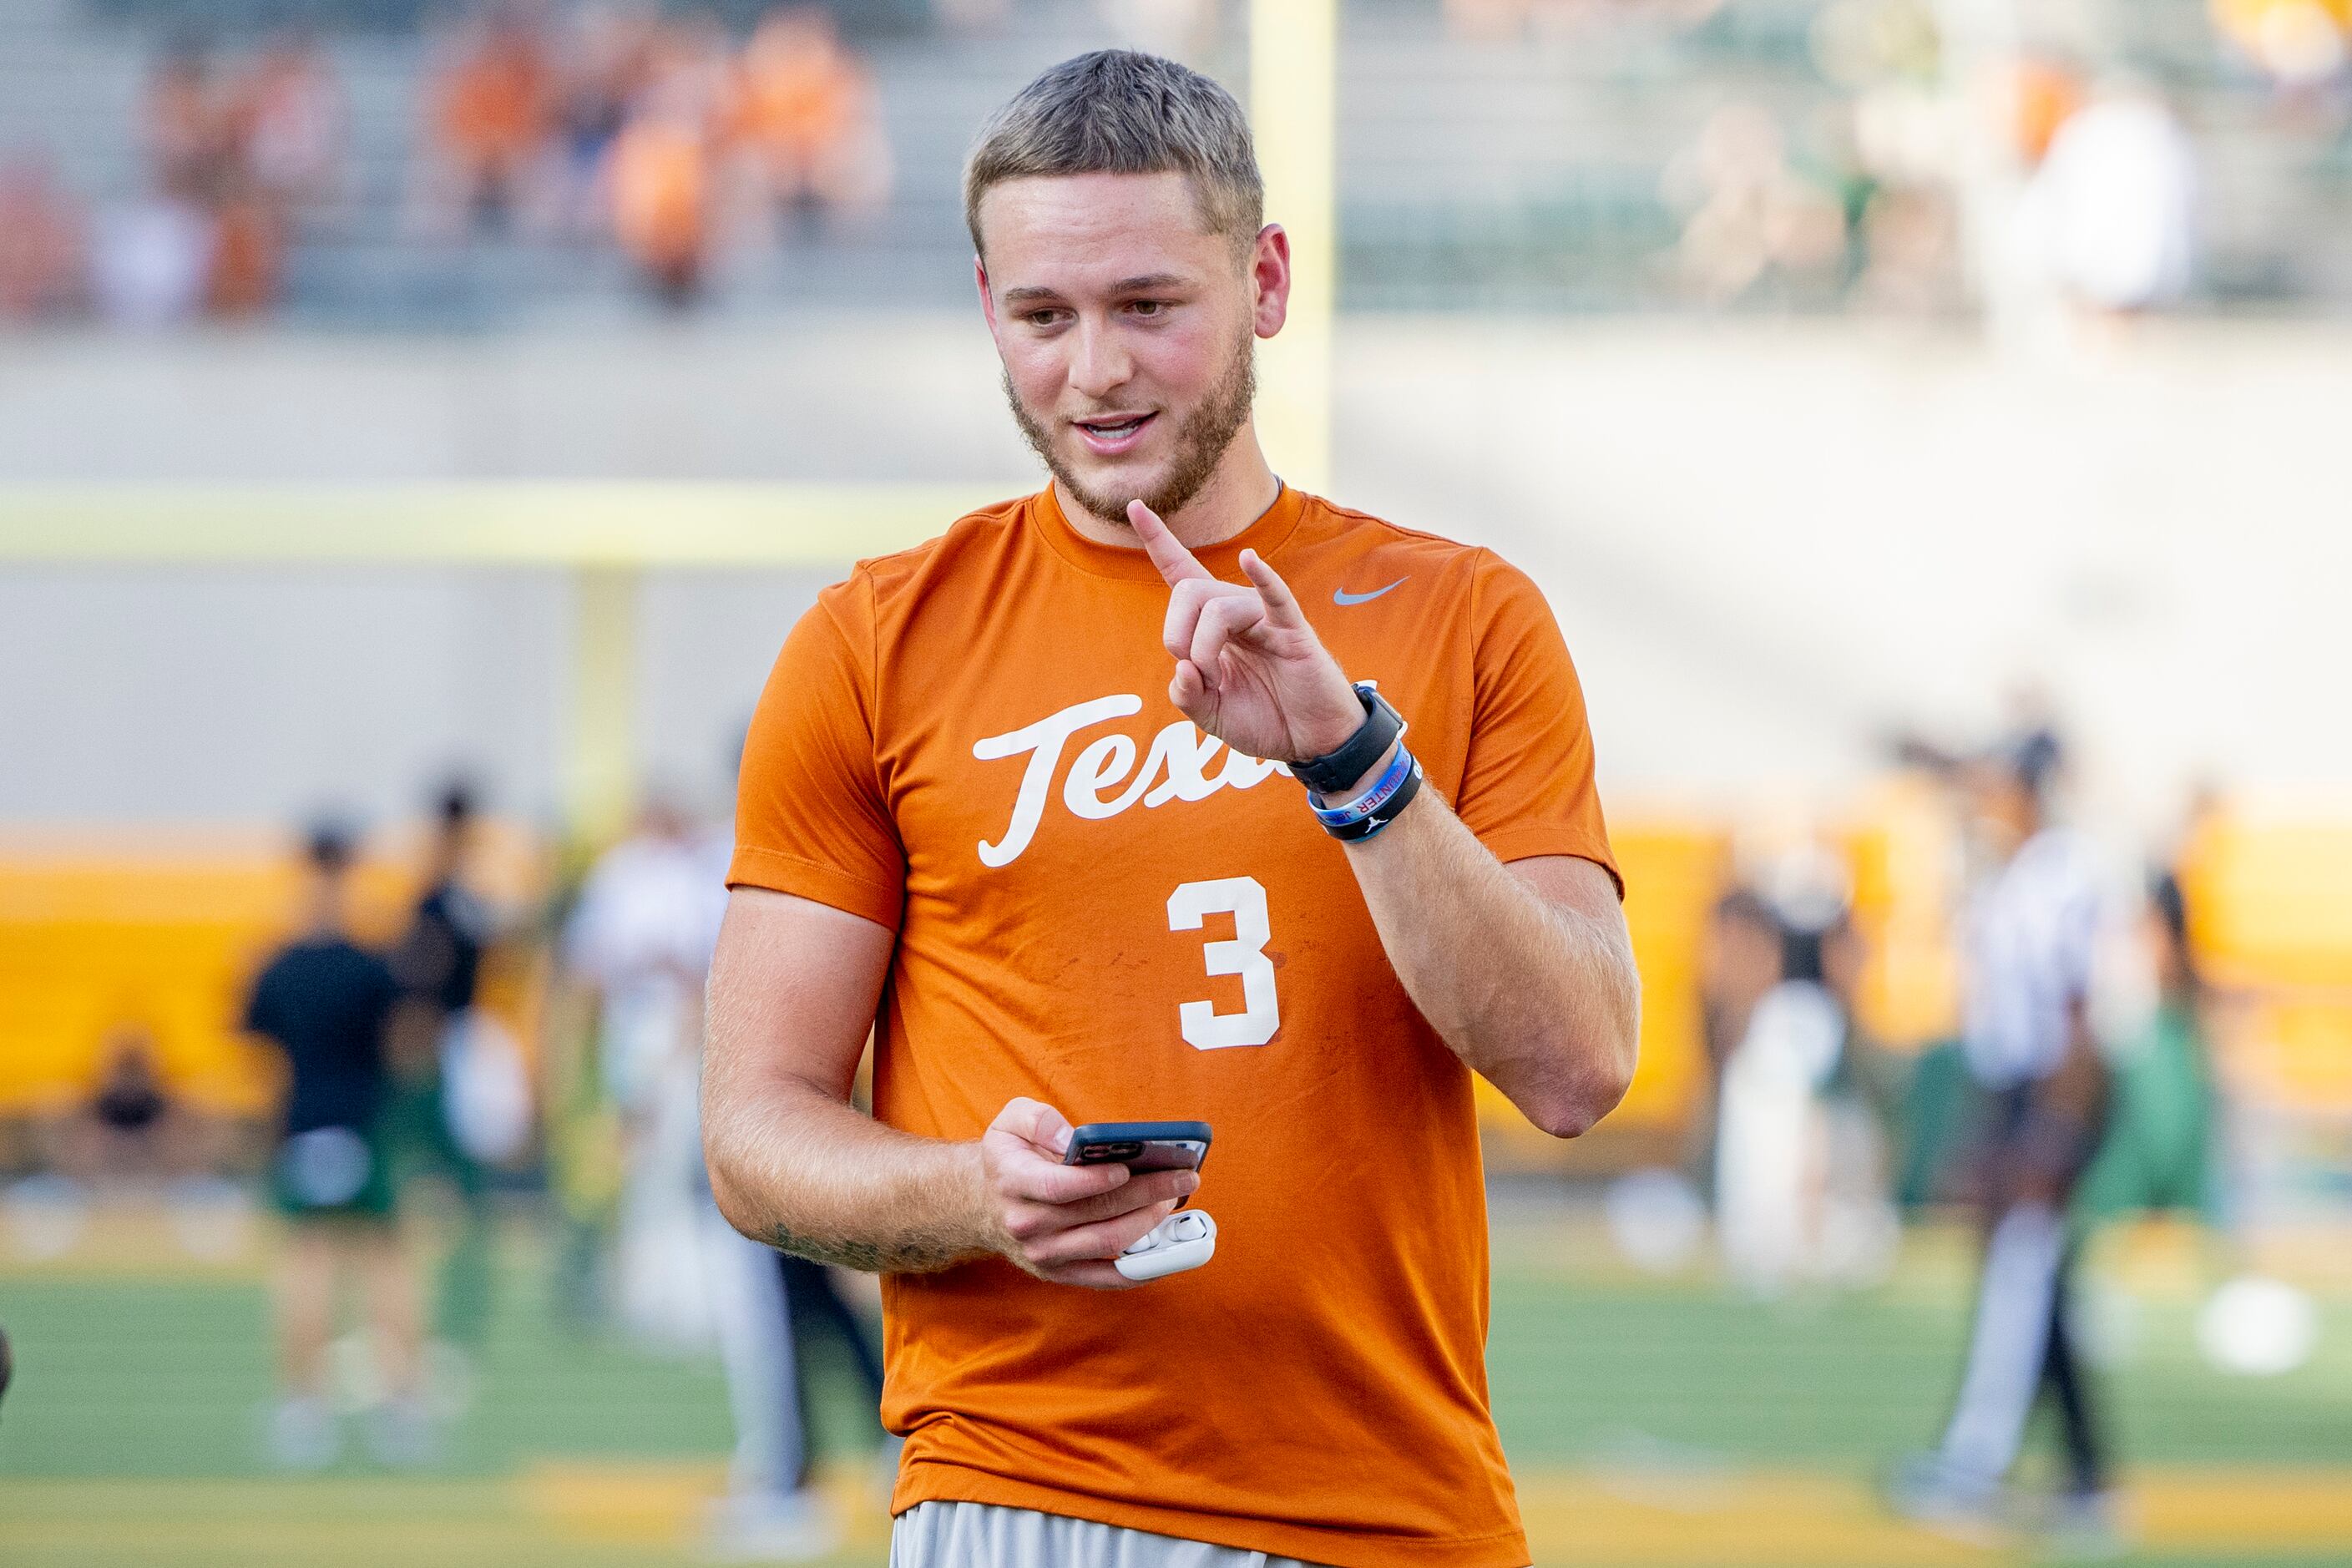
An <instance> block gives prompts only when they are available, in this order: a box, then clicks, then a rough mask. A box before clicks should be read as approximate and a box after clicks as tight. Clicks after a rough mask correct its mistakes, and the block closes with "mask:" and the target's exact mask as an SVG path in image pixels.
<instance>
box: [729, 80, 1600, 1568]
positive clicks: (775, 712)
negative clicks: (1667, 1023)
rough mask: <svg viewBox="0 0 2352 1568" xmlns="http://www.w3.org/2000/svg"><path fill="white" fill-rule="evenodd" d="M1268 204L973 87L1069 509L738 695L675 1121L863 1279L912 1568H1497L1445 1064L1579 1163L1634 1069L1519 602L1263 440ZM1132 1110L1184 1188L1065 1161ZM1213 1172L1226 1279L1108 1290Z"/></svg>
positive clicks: (1004, 314) (1271, 254) (1564, 671)
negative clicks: (696, 1077) (700, 1057)
mask: <svg viewBox="0 0 2352 1568" xmlns="http://www.w3.org/2000/svg"><path fill="white" fill-rule="evenodd" d="M1260 202H1261V187H1260V182H1259V178H1258V173H1257V168H1256V163H1255V156H1254V154H1253V153H1252V151H1251V147H1250V141H1249V132H1248V128H1247V126H1246V124H1245V123H1244V121H1243V119H1242V115H1241V111H1240V110H1239V108H1238V107H1237V106H1236V105H1235V104H1234V100H1232V98H1231V97H1229V96H1228V95H1227V94H1226V93H1225V92H1224V91H1223V89H1220V88H1218V87H1217V86H1215V85H1214V84H1213V83H1212V82H1210V81H1208V80H1206V79H1203V78H1202V77H1200V76H1197V75H1195V74H1193V73H1192V72H1191V71H1188V70H1186V69H1184V68H1181V67H1180V66H1176V65H1173V64H1171V63H1169V62H1167V61H1165V60H1160V59H1155V58H1150V57H1147V56H1141V55H1135V54H1127V53H1118V52H1108V53H1102V54H1095V55H1089V56H1086V57H1084V58H1078V59H1075V60H1071V61H1068V62H1066V63H1065V64H1063V65H1061V66H1057V67H1055V68H1053V69H1052V70H1049V71H1047V72H1046V73H1045V75H1044V76H1042V77H1040V78H1039V79H1037V80H1036V81H1034V82H1033V83H1031V84H1030V85H1029V86H1028V87H1027V88H1025V89H1023V90H1022V92H1021V93H1020V94H1019V95H1018V96H1016V97H1015V98H1014V99H1013V101H1012V102H1011V103H1010V104H1009V105H1007V106H1006V107H1005V109H1003V110H1002V111H1000V113H999V114H998V116H997V117H996V119H995V120H994V121H992V123H991V125H990V126H989V128H988V130H987V131H986V132H985V133H984V134H983V136H982V140H981V142H980V144H979V146H978V147H977V149H976V150H975V151H974V153H973V154H972V158H971V164H970V166H969V168H968V170H967V173H966V176H965V203H966V216H967V217H968V219H969V221H970V224H971V230H972V237H973V240H974V243H975V246H976V247H977V248H978V251H979V255H978V258H977V278H978V282H979V287H980V294H981V307H982V312H983V313H984V315H985V316H986V318H987V321H988V324H989V328H990V330H991V331H992V333H993V334H994V337H995V341H996V345H997V349H998V352H999V353H1000V354H1001V356H1002V358H1003V364H1004V375H1005V384H1006V388H1007V391H1008V395H1009V396H1010V399H1011V402H1012V405H1013V417H1014V419H1015V420H1016V422H1017V423H1018V424H1019V425H1020V426H1021V427H1022V429H1023V430H1024V432H1025V433H1026V434H1027V435H1028V437H1029V439H1030V441H1031V443H1032V444H1033V445H1034V447H1036V449H1037V451H1038V454H1039V456H1040V457H1042V458H1044V459H1045V465H1046V467H1047V468H1049V469H1050V470H1051V471H1052V474H1053V482H1052V483H1051V484H1050V485H1049V486H1048V487H1047V488H1046V489H1045V490H1043V491H1042V492H1040V493H1039V494H1037V495H1034V496H1031V497H1028V498H1026V499H1024V500H1017V501H1012V502H1007V503H1005V504H1003V505H1001V506H998V507H995V508H992V509H990V510H986V511H982V512H979V513H975V514H973V515H972V516H970V517H967V518H964V519H962V520H961V521H958V522H957V523H955V524H954V525H953V526H952V527H951V528H950V529H949V531H947V532H946V534H944V535H943V536H942V537H940V538H939V539H937V540H934V541H933V542H930V543H929V544H927V545H924V546H921V547H919V548H918V549H915V550H912V551H908V552H904V553H902V554H899V555H896V556H892V557H888V558H887V559H884V560H880V561H873V562H867V563H863V564H862V565H860V567H859V568H858V569H857V571H856V574H853V575H852V576H851V578H850V579H849V581H847V582H846V583H843V584H837V585H836V586H835V587H833V588H830V589H828V590H826V591H825V592H824V594H823V595H820V597H819V600H818V604H817V606H816V608H815V609H814V610H812V611H811V612H810V613H809V614H808V615H807V616H804V617H803V619H802V621H801V623H800V625H799V626H797V627H795V628H794V630H793V634H792V636H791V637H790V638H789V639H788V640H787V642H786V644H785V646H784V650H783V653H782V656H781V657H780V658H779V660H778V662H777V665H776V668H775V672H774V674H773V676H772V678H771V679H770V682H769V686H768V689H767V692H766V694H765V696H764V697H763V698H762V699H761V706H760V710H759V712H758V715H757V717H756V718H755V720H754V722H753V726H752V731H751V740H750V744H749V748H748V750H747V753H746V756H745V761H744V768H743V777H742V786H741V795H740V804H739V831H738V837H737V844H736V852H735V858H734V863H733V868H732V871H731V873H730V882H731V884H732V885H733V888H734V892H733V895H732V900H731V904H730V909H729V911H728V916H727V922H726V927H725V930H724V931H723V933H722V935H721V938H720V942H719V955H718V960H717V964H716V967H715V968H714V971H713V973H712V978H711V1002H710V1006H711V1032H710V1046H709V1062H708V1068H707V1075H706V1079H705V1107H706V1110H705V1115H706V1148H707V1152H708V1154H709V1163H710V1168H711V1175H712V1182H713V1185H714V1188H715V1190H716V1192H717V1194H718V1197H719V1202H720V1204H721V1205H722V1206H723V1207H724V1209H725V1210H726V1212H727V1214H728V1215H729V1217H730V1219H731V1220H733V1222H734V1223H735V1224H736V1225H737V1226H740V1227H741V1228H742V1229H743V1230H744V1231H745V1232H746V1233H747V1234H749V1235H751V1236H755V1237H760V1238H761V1239H763V1240H766V1241H768V1242H770V1243H772V1244H773V1245H775V1246H777V1247H782V1248H783V1249H785V1250H788V1251H793V1252H798V1253H802V1254H803V1255H805V1256H809V1257H812V1258H819V1259H822V1260H824V1261H829V1262H835V1263H845V1264H848V1265H851V1266H853V1267H856V1268H869V1269H877V1270H881V1271H883V1272H884V1273H885V1274H886V1275H887V1278H886V1279H885V1280H884V1291H885V1299H886V1304H887V1313H886V1325H885V1340H886V1353H887V1363H888V1365H887V1375H888V1391H887V1397H886V1399H885V1401H884V1407H883V1415H884V1418H885V1421H886V1423H887V1425H888V1426H889V1427H890V1428H891V1430H893V1431H894V1432H898V1433H901V1434H904V1435H905V1436H906V1439H907V1447H906V1453H905V1458H904V1461H903V1463H902V1465H901V1468H900V1471H899V1478H898V1489H897V1492H896V1494H895V1497H894V1499H893V1503H892V1507H893V1510H894V1511H895V1512H896V1513H897V1514H898V1526H897V1531H896V1534H895V1537H894V1542H893V1559H894V1562H896V1563H899V1564H902V1565H904V1564H913V1565H920V1568H930V1565H945V1564H949V1563H954V1564H963V1565H982V1568H986V1565H992V1564H1007V1565H1010V1564H1015V1563H1054V1564H1057V1565H1058V1564H1090V1563H1101V1564H1108V1563H1113V1562H1118V1563H1149V1564H1177V1563H1181V1564H1218V1565H1223V1564H1234V1565H1239V1564H1244V1563H1259V1562H1262V1561H1265V1560H1268V1559H1271V1560H1274V1561H1277V1562H1280V1561H1285V1560H1299V1561H1305V1562H1311V1563H1333V1564H1342V1565H1360V1568H1385V1565H1391V1564H1393V1565H1400V1568H1401V1565H1404V1564H1435V1563H1445V1564H1449V1565H1455V1568H1508V1565H1513V1564H1524V1563H1527V1562H1528V1549H1527V1544H1526V1541H1525V1538H1524V1535H1523V1533H1522V1531H1521V1530H1520V1527H1519V1521H1518V1517H1517V1507H1516V1504H1515V1502H1514V1500H1513V1497H1512V1491H1511V1484H1510V1479H1509V1476H1508V1473H1507V1470H1506V1469H1505V1468H1504V1463H1503V1453H1502V1448H1501V1446H1500V1444H1499V1442H1498V1441H1497V1439H1496V1433H1495V1427H1494V1424H1493V1421H1492V1418H1491V1416H1490V1415H1489V1413H1488V1405H1487V1393H1486V1372H1485V1365H1484V1353H1483V1352H1484V1341H1485V1334H1486V1211H1485V1199H1484V1189H1483V1184H1482V1180H1481V1172H1480V1165H1479V1158H1478V1143H1477V1128H1476V1123H1475V1118H1474V1114H1473V1110H1472V1098H1471V1074H1472V1072H1473V1071H1476V1072H1480V1073H1484V1074H1485V1075H1486V1077H1487V1078H1488V1079H1491V1080H1493V1081H1494V1082H1495V1083H1496V1085H1497V1086H1498V1087H1499V1088H1501V1089H1503V1090H1504V1092H1506V1093H1507V1094H1508V1095H1509V1096H1510V1097H1511V1098H1512V1099H1513V1100H1515V1101H1516V1102H1517V1104H1518V1105H1519V1107H1520V1108H1521V1109H1522V1110H1525V1111H1526V1112H1527V1113H1528V1115H1529V1116H1530V1117H1532V1118H1533V1119H1534V1120H1535V1121H1537V1122H1538V1123H1539V1124H1540V1125H1542V1126H1544V1127H1546V1128H1548V1129H1549V1130H1550V1131H1553V1132H1556V1133H1558V1134H1560V1135H1562V1136H1573V1135H1574V1134H1576V1133H1578V1132H1580V1131H1583V1130H1584V1129H1586V1128H1587V1127H1589V1126H1591V1124H1592V1123H1593V1122H1594V1121H1597V1120H1598V1119H1599V1118H1600V1117H1601V1116H1602V1115H1603V1114H1605V1113H1606V1112H1607V1111H1608V1110H1610V1109H1611V1107H1612V1106H1613V1105H1614V1104H1615V1103H1616V1101H1617V1100H1618V1099H1619V1097H1620V1096H1621V1095H1622V1092H1623V1090H1624V1089H1625V1086H1626V1083H1627V1081H1628V1079H1630V1077H1631V1075H1632V1072H1633V1052H1634V1025H1635V1013H1636V1009H1637V996H1638V983H1637V981H1636V978H1635V975H1634V973H1633V961H1632V955H1631V951H1630V948H1629V945H1628V942H1627V939H1626V934H1625V927H1624V923H1623V921H1622V918H1621V915H1620V912H1619V907H1618V889H1617V886H1616V882H1615V873H1614V871H1613V869H1612V866H1611V863H1610V852H1609V844H1608V839H1607V837H1606V835H1605V832H1604V830H1603V827H1602V824H1601V808H1600V803H1599V801H1598V799H1597V798H1596V796H1595V795H1594V792H1593V785H1592V749H1591V739H1590V736H1589V735H1588V733H1587V731H1586V728H1585V722H1584V705H1583V700H1582V697H1581V694H1580V691H1579V689H1578V686H1577V680H1576V676H1575V672H1574V670H1573V669H1572V668H1571V667H1570V663H1569V658H1568V653H1567V649H1566V648H1565V647H1563V646H1562V644H1561V641H1560V637H1559V631H1558V630H1557V628H1556V627H1555V626H1554V625H1553V623H1552V619H1551V616H1550V614H1549V611H1548V610H1547V609H1546V607H1545V605H1544V603H1543V600H1542V597H1541V595H1539V594H1538V592H1537V591H1536V589H1535V588H1534V586H1533V585H1532V584H1530V583H1529V582H1528V579H1527V578H1525V577H1524V576H1522V575H1520V574H1518V573H1517V572H1516V571H1514V570H1512V569H1511V568H1510V567H1508V566H1506V565H1505V564H1503V563H1501V562H1499V561H1497V560H1496V559H1495V558H1494V557H1493V556H1492V555H1490V554H1488V553H1487V552H1485V551H1483V550H1473V549H1467V548H1465V547H1462V546H1459V545H1456V544H1453V543H1451V542H1447V541H1444V540H1442V539H1438V538H1435V537H1433V536H1431V535H1429V534H1424V533H1417V532H1412V531H1408V530H1405V529H1402V528H1397V527H1394V526H1392V525H1391V524H1389V523H1386V522H1382V521H1379V520H1377V519H1374V518H1370V517H1366V516H1364V515H1363V514H1361V513H1359V512H1352V511H1347V510H1342V509H1340V508H1339V507H1336V506H1333V505H1331V504H1330V503H1328V502H1326V501H1323V500H1318V499H1316V498H1313V497H1309V496H1306V495H1302V494H1300V493H1299V492H1298V491H1297V490H1296V489H1292V488H1290V487H1288V486H1286V485H1285V484H1283V483H1282V482H1281V481H1280V480H1279V479H1276V477H1275V475H1274V472H1273V471H1272V469H1271V468H1268V467H1267V463H1266V458H1265V455H1264V454H1263V453H1262V452H1261V451H1260V449H1259V447H1258V443H1257V437H1256V436H1255V432H1254V431H1253V430H1252V428H1251V425H1250V402H1251V351H1252V345H1253V340H1254V339H1255V338H1260V337H1271V336H1272V335H1273V334H1274V333H1275V332H1276V331H1279V330H1280V329H1281V326H1282V323H1283V315H1284V310H1285V307H1286V300H1287V296H1288V291H1289V286H1290V253H1289V240H1288V238H1287V237H1286V236H1285V234H1284V233H1283V231H1282V229H1281V228H1280V227H1279V226H1276V225H1272V224H1264V223H1262V222H1261V216H1260ZM1310 605H1311V606H1312V621H1311V623H1310V619H1309V611H1308V608H1307V606H1310ZM1350 679H1356V680H1363V681H1370V680H1374V679H1376V680H1377V681H1378V683H1379V684H1378V700H1377V701H1376V700H1375V699H1374V697H1373V696H1372V695H1371V693H1370V690H1369V689H1366V690H1365V691H1363V692H1359V691H1358V690H1356V689H1351V687H1350V685H1349V682H1350ZM1390 704H1392V705H1393V709H1394V711H1395V712H1397V713H1401V714H1402V715H1403V716H1404V718H1406V719H1408V720H1410V721H1411V722H1412V732H1411V734H1410V735H1409V736H1408V737H1405V739H1404V742H1398V740H1397V739H1396V736H1395V729H1394V726H1395V720H1394V719H1393V718H1392V717H1391V714H1390V710H1389V706H1388V705H1390ZM1335 753H1337V755H1335ZM1284 764H1287V765H1288V766H1289V767H1290V768H1291V769H1292V770H1293V771H1294V772H1295V773H1298V774H1301V775H1306V776H1310V777H1313V778H1315V779H1316V780H1318V781H1319V782H1318V790H1319V798H1320V803H1321V804H1322V805H1324V806H1326V807H1327V808H1328V809H1329V812H1330V816H1331V819H1332V831H1331V832H1328V833H1327V832H1326V831H1325V830H1324V828H1323V827H1322V826H1319V825H1318V817H1317V815H1316V814H1315V812H1313V811H1312V810H1310V809H1309V807H1310V799H1311V798H1313V797H1309V798H1302V796H1303V795H1305V792H1304V791H1302V790H1301V788H1300V786H1299V784H1297V783H1294V782H1292V781H1291V780H1290V779H1288V778H1285V777H1283V776H1281V772H1282V766H1283V765H1284ZM877 1005H878V1008H879V1016H878V1018H877ZM869 1024H872V1025H873V1026H875V1030H876V1046H875V1049H876V1069H875V1086H874V1091H875V1113H876V1114H875V1117H874V1119H873V1120H870V1121H869V1120H867V1119H866V1118H863V1117H861V1116H859V1115H858V1114H857V1113H856V1112H855V1111H854V1110H851V1109H850V1108H849V1105H848V1103H847V1102H848V1097H849V1089H850V1083H851V1079H852V1076H853V1074H854V1073H855V1071H856V1067H857V1062H858V1056H859V1051H860V1048H861V1047H862V1046H863V1045H864V1043H865V1039H866V1030H867V1027H868V1025H869ZM1115 1120H1196V1121H1207V1122H1209V1123H1211V1124H1212V1125H1213V1130H1214V1152H1213V1158H1212V1159H1211V1160H1210V1162H1209V1163H1208V1165H1207V1166H1206V1168H1205V1172H1204V1173H1203V1175H1204V1176H1205V1185H1202V1177H1201V1176H1196V1175H1195V1174H1194V1173H1191V1172H1168V1171H1163V1172H1159V1173H1146V1174H1135V1175H1130V1174H1129V1172H1128V1171H1127V1170H1126V1169H1125V1168H1124V1167H1121V1166H1118V1165H1112V1166H1107V1167H1106V1166H1073V1165H1066V1164H1064V1163H1061V1161H1062V1156H1063V1153H1064V1152H1065V1150H1066V1147H1067V1144H1068V1139H1069V1134H1070V1131H1071V1126H1072V1124H1073V1123H1085V1122H1088V1121H1115ZM1196 1187H1198V1188H1199V1190H1200V1194H1201V1197H1202V1203H1203V1205H1204V1206H1205V1207H1206V1208H1207V1209H1208V1210H1210V1211H1211V1212H1213V1215H1214V1216H1215V1219H1216V1222H1217V1225H1218V1227H1219V1234H1218V1239H1217V1244H1216V1252H1215V1256H1214V1258H1213V1259H1212V1260H1211V1261H1210V1262H1209V1263H1208V1264H1207V1265H1206V1266H1205V1267H1202V1268H1197V1269H1194V1270H1192V1271H1189V1272H1184V1273H1179V1274H1175V1275H1172V1276H1171V1277H1169V1278H1166V1279H1159V1280H1156V1281H1153V1282H1151V1283H1150V1284H1147V1285H1144V1286H1142V1287H1141V1288H1139V1289H1131V1290H1128V1289H1123V1288H1125V1287H1127V1286H1129V1284H1130V1281H1129V1279H1127V1278H1126V1277H1125V1276H1123V1275H1122V1274H1120V1273H1119V1272H1118V1268H1116V1267H1115V1266H1114V1262H1113V1260H1114V1259H1115V1258H1118V1256H1119V1255H1120V1253H1121V1251H1122V1250H1123V1249H1124V1248H1125V1247H1128V1246H1129V1244H1131V1243H1134V1242H1136V1241H1138V1240H1139V1238H1141V1237H1144V1236H1145V1235H1146V1233H1147V1232H1150V1230H1152V1229H1153V1227H1154V1226H1157V1225H1158V1224H1159V1223H1160V1221H1161V1220H1162V1219H1164V1218H1165V1217H1167V1215H1169V1214H1170V1212H1171V1209H1172V1208H1173V1207H1174V1206H1175V1205H1176V1204H1177V1203H1179V1202H1180V1201H1181V1200H1183V1199H1185V1198H1187V1197H1189V1196H1190V1195H1192V1193H1193V1192H1194V1190H1195V1188H1196ZM1261 1554H1262V1555H1261Z"/></svg>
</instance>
